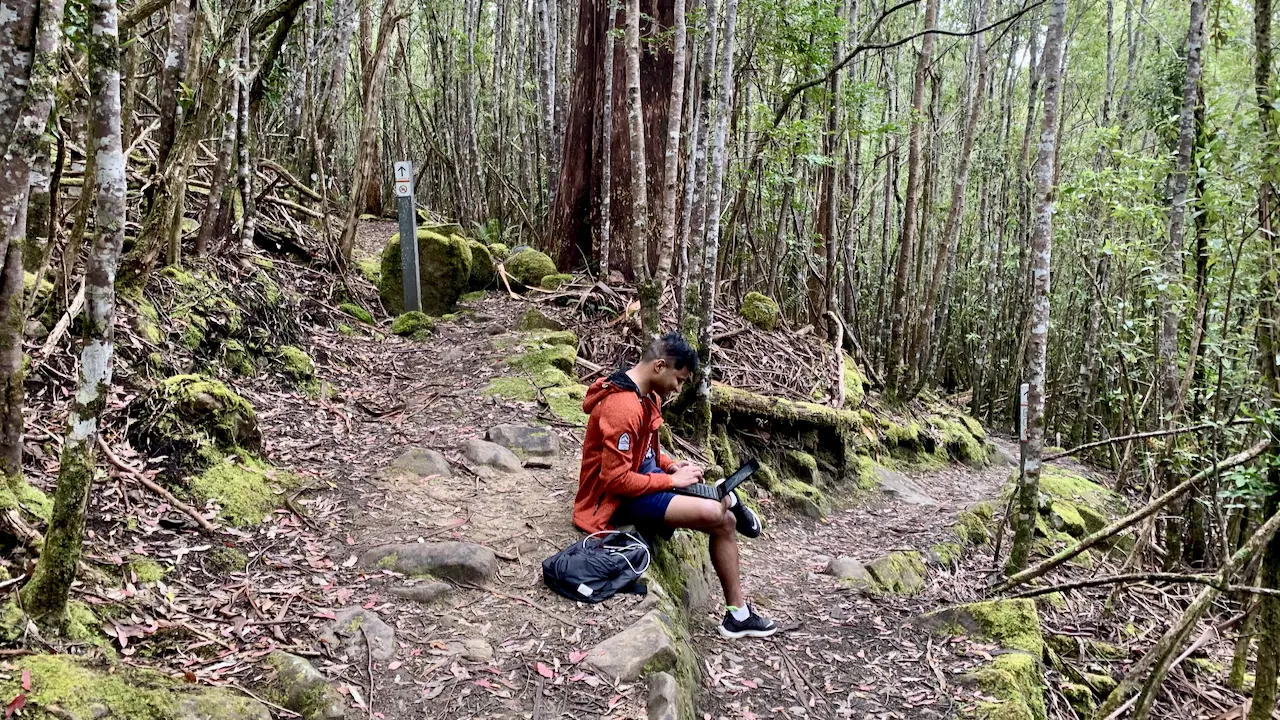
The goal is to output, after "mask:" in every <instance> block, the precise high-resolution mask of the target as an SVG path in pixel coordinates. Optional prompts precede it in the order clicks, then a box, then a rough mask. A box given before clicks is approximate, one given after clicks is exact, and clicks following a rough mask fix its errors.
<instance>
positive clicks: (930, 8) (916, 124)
mask: <svg viewBox="0 0 1280 720" xmlns="http://www.w3.org/2000/svg"><path fill="white" fill-rule="evenodd" d="M937 21H938V0H928V3H927V4H926V5H925V10H924V27H925V28H926V29H930V28H932V27H933V26H934V25H936V24H937ZM933 44H934V35H933V34H928V35H925V36H924V37H923V38H922V39H921V40H920V52H919V53H917V54H916V70H915V81H914V84H913V85H912V89H911V129H910V132H909V135H908V138H907V196H906V200H905V201H904V204H903V208H902V232H901V233H900V235H899V240H898V262H897V266H896V268H895V270H894V281H893V300H892V309H891V313H892V317H891V318H890V320H889V323H890V324H889V352H888V355H887V356H886V358H885V389H886V390H887V391H888V392H889V393H890V395H891V396H892V397H898V396H901V395H905V394H906V393H905V389H906V388H905V387H903V386H902V385H901V383H902V382H903V379H902V376H903V373H902V370H903V363H904V360H905V355H906V347H905V345H906V332H905V331H904V328H906V327H908V318H907V309H908V307H909V305H910V300H909V297H910V290H911V288H910V285H911V270H912V266H913V265H914V259H915V244H916V230H917V228H918V226H919V222H920V219H919V218H918V217H916V209H917V207H918V206H919V204H920V155H921V153H922V150H923V148H922V145H923V142H924V126H923V120H924V103H925V98H924V81H925V77H926V76H927V75H928V72H929V62H930V59H931V58H932V56H933Z"/></svg>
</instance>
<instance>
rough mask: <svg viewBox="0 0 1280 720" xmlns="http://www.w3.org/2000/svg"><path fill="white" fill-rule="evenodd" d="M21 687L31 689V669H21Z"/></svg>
mask: <svg viewBox="0 0 1280 720" xmlns="http://www.w3.org/2000/svg"><path fill="white" fill-rule="evenodd" d="M22 689H23V690H30V689H31V671H30V670H28V669H26V668H23V669H22Z"/></svg>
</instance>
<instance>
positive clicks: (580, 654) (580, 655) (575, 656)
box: [569, 650, 588, 665]
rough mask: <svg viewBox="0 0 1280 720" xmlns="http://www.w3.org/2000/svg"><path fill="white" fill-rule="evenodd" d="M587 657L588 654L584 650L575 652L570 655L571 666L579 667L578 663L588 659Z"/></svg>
mask: <svg viewBox="0 0 1280 720" xmlns="http://www.w3.org/2000/svg"><path fill="white" fill-rule="evenodd" d="M587 655H588V653H586V652H584V651H582V650H574V651H573V652H571V653H569V664H571V665H577V664H578V663H580V662H582V661H583V660H584V659H586V657H587Z"/></svg>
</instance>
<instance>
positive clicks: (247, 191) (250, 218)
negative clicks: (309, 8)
mask: <svg viewBox="0 0 1280 720" xmlns="http://www.w3.org/2000/svg"><path fill="white" fill-rule="evenodd" d="M252 51H253V37H252V36H251V35H250V34H249V28H248V27H246V28H245V29H244V30H243V31H241V35H240V84H239V87H238V88H237V89H236V92H238V93H239V94H240V100H239V105H240V107H242V108H245V109H246V110H248V109H249V87H250V85H251V83H252V82H253V78H252V75H253V68H252V65H251V63H250V54H251V53H252ZM252 115H253V114H252V113H250V112H242V113H239V115H238V116H237V117H236V119H237V121H238V125H237V127H238V129H237V131H236V132H237V134H238V135H239V139H238V140H237V142H238V143H239V147H240V159H239V163H240V176H239V180H240V182H239V186H240V205H241V207H242V208H243V210H242V212H243V213H244V214H243V216H241V218H240V230H239V232H238V233H237V235H239V238H240V248H241V250H248V249H249V248H252V247H253V234H254V230H255V228H256V227H257V220H258V217H257V215H258V209H257V203H256V202H255V199H254V194H253V179H254V172H253V160H254V153H253V151H254V147H253V117H252Z"/></svg>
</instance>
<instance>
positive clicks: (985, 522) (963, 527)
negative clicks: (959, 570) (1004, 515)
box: [951, 501, 995, 546]
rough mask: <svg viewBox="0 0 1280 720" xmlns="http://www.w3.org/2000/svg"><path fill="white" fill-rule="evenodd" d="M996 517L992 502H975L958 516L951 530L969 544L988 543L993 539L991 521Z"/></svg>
mask: <svg viewBox="0 0 1280 720" xmlns="http://www.w3.org/2000/svg"><path fill="white" fill-rule="evenodd" d="M994 517H995V510H994V509H993V508H992V507H991V503H989V502H986V501H983V502H979V503H975V504H973V505H970V506H969V507H967V508H965V509H964V510H963V511H962V512H961V513H960V515H959V516H957V517H956V524H955V525H954V526H953V527H952V528H951V530H952V532H954V533H955V534H956V537H958V538H960V540H961V541H962V542H964V543H965V544H967V545H973V546H979V545H986V544H987V543H989V542H990V541H991V522H992V519H993V518H994Z"/></svg>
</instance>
